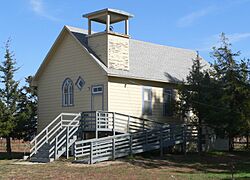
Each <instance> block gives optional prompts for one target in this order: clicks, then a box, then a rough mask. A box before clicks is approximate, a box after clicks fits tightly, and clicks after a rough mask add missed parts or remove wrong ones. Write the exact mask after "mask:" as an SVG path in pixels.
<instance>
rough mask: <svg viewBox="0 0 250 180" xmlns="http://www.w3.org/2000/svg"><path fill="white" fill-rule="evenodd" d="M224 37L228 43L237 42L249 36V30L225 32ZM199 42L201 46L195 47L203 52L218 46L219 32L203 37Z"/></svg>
mask: <svg viewBox="0 0 250 180" xmlns="http://www.w3.org/2000/svg"><path fill="white" fill-rule="evenodd" d="M226 37H227V38H228V39H229V42H230V43H237V42H240V41H243V40H246V39H248V38H250V32H246V33H233V34H226ZM201 44H202V45H201V47H200V48H196V49H198V50H199V51H205V52H208V51H211V49H212V47H215V46H216V47H218V46H219V45H220V34H214V35H211V36H209V37H208V38H205V39H204V40H203V41H202V43H201Z"/></svg>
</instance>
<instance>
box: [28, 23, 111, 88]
mask: <svg viewBox="0 0 250 180" xmlns="http://www.w3.org/2000/svg"><path fill="white" fill-rule="evenodd" d="M66 33H68V34H69V35H71V36H72V37H73V39H75V40H76V42H77V43H78V44H79V45H80V47H81V48H82V50H83V51H85V52H86V53H87V54H88V55H89V56H90V57H91V58H92V59H93V60H94V61H95V62H96V63H97V65H98V66H99V67H100V68H101V69H102V70H104V71H105V72H107V71H106V69H107V67H106V66H105V65H104V64H103V63H102V62H101V61H100V60H99V59H98V58H97V56H96V55H95V54H94V53H93V52H92V51H91V50H90V49H88V48H86V47H87V46H86V44H85V43H86V42H85V41H84V40H86V38H84V36H86V34H83V33H81V34H79V33H77V31H74V29H73V28H72V27H71V28H70V30H69V26H64V27H63V29H62V31H61V32H60V34H59V36H58V37H57V39H56V41H55V42H54V44H53V45H52V47H51V48H50V50H49V52H48V53H47V55H46V57H45V58H44V60H43V62H42V64H41V65H40V67H39V69H38V70H37V72H36V74H35V76H34V78H33V81H32V85H33V86H36V85H37V81H38V79H39V77H40V76H41V74H42V73H43V71H44V69H45V68H46V66H47V65H48V64H49V62H50V60H51V56H52V55H53V53H54V52H55V51H56V50H57V47H58V46H59V44H60V43H61V42H62V41H63V38H64V36H65V34H66ZM82 37H83V38H82ZM81 39H83V41H81Z"/></svg>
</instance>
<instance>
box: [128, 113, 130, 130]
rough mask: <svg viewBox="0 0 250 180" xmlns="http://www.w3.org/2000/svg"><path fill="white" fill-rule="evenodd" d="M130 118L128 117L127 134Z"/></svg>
mask: <svg viewBox="0 0 250 180" xmlns="http://www.w3.org/2000/svg"><path fill="white" fill-rule="evenodd" d="M129 123H130V116H128V124H127V132H129Z"/></svg>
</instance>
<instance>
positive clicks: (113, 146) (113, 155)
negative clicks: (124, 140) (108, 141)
mask: <svg viewBox="0 0 250 180" xmlns="http://www.w3.org/2000/svg"><path fill="white" fill-rule="evenodd" d="M112 159H113V160H115V137H113V139H112Z"/></svg>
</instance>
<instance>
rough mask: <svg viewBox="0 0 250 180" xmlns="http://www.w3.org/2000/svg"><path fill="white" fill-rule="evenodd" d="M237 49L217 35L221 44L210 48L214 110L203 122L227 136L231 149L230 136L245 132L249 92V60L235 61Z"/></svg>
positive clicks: (237, 53)
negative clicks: (234, 49)
mask: <svg viewBox="0 0 250 180" xmlns="http://www.w3.org/2000/svg"><path fill="white" fill-rule="evenodd" d="M239 56H240V52H236V53H235V52H233V51H232V49H231V44H230V43H229V42H228V39H227V38H226V37H225V34H223V33H222V35H221V46H220V47H219V48H213V52H212V57H214V60H215V61H214V64H213V68H212V71H211V72H210V74H211V77H212V79H213V86H214V90H213V92H211V94H213V95H214V96H213V99H212V100H211V101H210V103H211V104H213V106H218V108H217V109H216V111H212V112H210V113H209V118H208V119H207V122H208V123H209V124H210V125H211V126H212V127H213V128H214V129H215V131H216V133H217V134H218V135H220V136H226V137H228V138H229V148H230V150H232V149H233V138H234V137H235V136H237V135H240V134H241V133H242V132H246V131H249V111H250V108H249V107H250V106H249V103H250V91H249V87H250V86H249V63H248V62H247V61H246V60H237V58H239Z"/></svg>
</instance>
